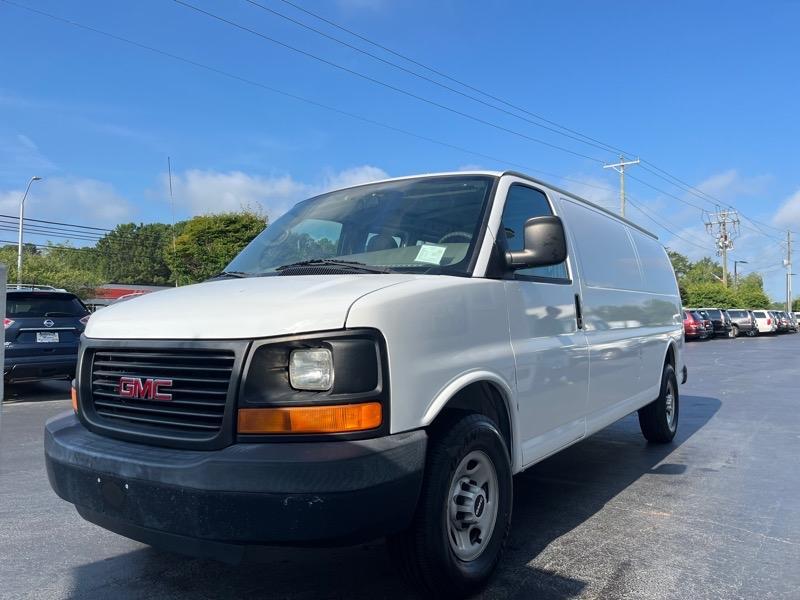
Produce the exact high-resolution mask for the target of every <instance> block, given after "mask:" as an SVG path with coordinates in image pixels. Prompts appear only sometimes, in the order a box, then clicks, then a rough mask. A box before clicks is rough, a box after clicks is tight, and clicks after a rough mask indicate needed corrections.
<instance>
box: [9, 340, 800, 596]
mask: <svg viewBox="0 0 800 600" xmlns="http://www.w3.org/2000/svg"><path fill="white" fill-rule="evenodd" d="M687 362H688V364H689V369H690V371H689V375H690V376H689V383H688V384H687V385H685V386H683V388H682V394H683V395H682V399H681V402H682V404H681V414H680V429H679V433H678V437H677V438H676V441H675V443H674V444H673V445H671V446H666V447H664V446H650V445H648V444H646V443H645V441H644V439H643V438H642V436H641V434H640V433H639V427H638V423H637V421H636V419H635V416H630V417H627V418H626V419H624V420H623V421H621V422H619V423H617V424H616V425H614V426H612V427H610V428H608V429H606V430H605V431H603V432H601V433H599V434H597V435H595V436H593V437H591V438H589V439H588V440H586V441H584V442H582V443H580V444H578V445H576V446H574V447H572V448H570V449H568V450H566V451H564V452H562V453H560V454H559V455H557V456H555V457H553V458H551V459H548V460H546V461H544V462H542V463H540V464H539V465H537V466H535V467H533V468H532V469H530V470H528V471H527V472H526V473H524V474H522V475H521V476H519V477H517V478H516V479H515V486H516V488H515V495H516V500H515V513H514V519H513V525H512V534H511V538H510V542H509V549H508V552H507V554H506V556H505V558H504V560H503V563H502V568H501V569H500V572H499V574H498V576H497V577H496V579H495V580H494V582H493V583H492V585H491V586H490V588H489V589H488V590H487V591H486V592H485V593H484V594H483V596H482V597H484V598H491V599H495V598H517V599H522V598H525V599H529V598H543V599H567V598H603V599H608V598H663V599H675V598H685V599H693V600H694V599H700V598H726V599H727V598H759V599H767V598H793V599H794V598H798V597H800V493H799V492H800V469H798V454H799V451H800V411H798V407H800V392H798V389H799V386H800V335H785V336H779V337H761V338H755V339H736V340H711V341H707V342H699V343H691V344H689V345H688V349H687ZM67 392H68V388H67V386H66V384H64V383H49V384H30V385H26V386H14V387H10V388H9V389H8V390H7V393H6V404H5V406H4V409H3V415H2V421H1V424H2V429H1V430H0V598H14V599H18V598H36V599H47V598H80V599H89V598H92V599H95V598H115V600H123V599H128V598H148V599H157V598H170V599H172V598H178V599H180V598H292V599H306V598H314V599H317V598H364V599H367V598H368V599H374V598H397V599H399V598H411V597H413V596H412V595H411V594H410V593H409V592H408V591H407V589H406V588H405V587H404V585H403V583H402V582H401V581H400V579H399V578H398V577H397V575H396V574H395V571H394V569H393V566H392V564H391V561H390V559H389V557H388V555H387V553H386V551H385V549H384V547H383V545H382V544H381V543H379V542H375V543H373V544H368V545H365V546H359V547H356V548H345V549H337V550H327V551H321V550H296V549H280V548H278V549H275V550H274V551H273V552H272V553H271V555H270V556H268V557H267V558H266V562H264V563H261V564H255V565H243V566H238V567H233V566H228V565H224V564H220V563H215V562H210V561H203V560H195V559H188V558H183V557H181V556H175V555H172V554H167V553H163V552H159V551H156V550H153V549H151V548H148V547H146V546H143V545H141V544H138V543H136V542H132V541H129V540H126V539H124V538H122V537H119V536H116V535H115V534H112V533H109V532H106V531H104V530H102V529H99V528H97V527H95V526H94V525H91V524H89V523H86V522H84V521H82V520H81V518H80V517H79V516H78V515H77V513H76V512H75V511H74V509H73V508H72V507H71V505H69V504H66V503H64V502H62V501H61V500H59V499H58V498H57V497H56V496H55V495H54V494H53V493H52V492H51V491H50V488H49V486H48V483H47V477H46V475H45V471H44V463H43V457H42V425H43V423H44V421H45V420H46V419H47V418H49V417H50V416H52V415H55V414H57V413H59V412H62V411H64V410H68V409H69V401H68V400H66V399H65V398H66V395H67ZM179 509H180V507H176V510H179Z"/></svg>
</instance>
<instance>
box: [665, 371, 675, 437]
mask: <svg viewBox="0 0 800 600" xmlns="http://www.w3.org/2000/svg"><path fill="white" fill-rule="evenodd" d="M664 410H665V412H666V414H667V427H669V429H670V431H672V430H673V429H675V391H674V390H673V388H672V382H671V381H670V382H667V393H666V394H665V396H664Z"/></svg>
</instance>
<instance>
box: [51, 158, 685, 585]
mask: <svg viewBox="0 0 800 600" xmlns="http://www.w3.org/2000/svg"><path fill="white" fill-rule="evenodd" d="M683 343H684V342H683V331H682V319H681V305H680V298H679V295H678V286H677V284H676V280H675V275H674V273H673V270H672V267H671V265H670V261H669V260H668V258H667V255H666V252H665V250H664V248H663V247H662V246H661V245H660V244H659V243H658V241H657V240H656V238H655V237H654V236H652V235H651V234H649V233H648V232H646V231H644V230H642V229H641V228H639V227H638V226H636V225H634V224H632V223H629V222H627V221H625V220H623V219H620V218H619V217H617V216H615V215H613V214H611V213H609V212H607V211H605V210H603V209H602V208H599V207H597V206H594V205H592V204H590V203H589V202H586V201H584V200H582V199H580V198H577V197H575V196H573V195H572V194H569V193H567V192H564V191H562V190H559V189H557V188H554V187H552V186H549V185H546V184H544V183H542V182H540V181H537V180H535V179H532V178H530V177H527V176H525V175H521V174H518V173H511V172H503V173H496V172H470V173H449V174H441V175H424V176H418V177H405V178H400V179H392V180H387V181H381V182H377V183H371V184H367V185H361V186H357V187H353V188H348V189H344V190H339V191H335V192H331V193H328V194H324V195H322V196H318V197H316V198H312V199H310V200H306V201H304V202H301V203H299V204H297V205H296V206H295V207H294V208H293V209H292V210H291V211H289V212H288V213H287V214H286V215H284V216H283V217H281V218H280V219H278V220H277V221H276V222H275V223H273V224H272V225H270V226H269V227H268V228H267V229H265V230H264V231H263V232H262V233H261V234H260V235H259V236H258V237H257V238H256V239H255V240H254V241H253V242H252V243H251V244H250V245H249V246H248V247H247V248H246V249H245V250H244V251H242V253H241V254H240V255H239V256H237V257H236V258H235V259H234V260H233V262H232V263H231V264H230V265H229V267H228V269H227V271H225V272H224V273H221V274H220V275H218V276H217V277H215V278H214V279H212V280H211V281H208V282H205V283H202V284H199V285H193V286H188V287H183V288H177V289H175V290H169V291H164V292H159V293H156V294H149V295H146V296H142V297H140V298H136V299H133V300H131V301H129V302H126V303H123V304H119V305H116V306H111V307H110V308H106V309H104V310H102V311H100V312H97V313H96V314H94V315H93V316H92V318H91V320H89V323H88V326H87V329H86V332H85V335H84V337H83V339H82V344H81V351H80V358H79V363H78V375H77V379H76V390H75V397H74V402H73V408H74V413H70V414H67V415H63V416H60V417H57V418H55V419H53V420H51V421H49V422H48V423H47V426H46V436H45V445H46V457H47V469H48V475H49V478H50V483H51V485H52V487H53V489H54V490H55V491H56V492H57V493H58V494H59V495H60V496H61V497H62V498H64V499H65V500H68V501H69V502H72V503H74V504H75V505H76V507H77V510H78V512H79V513H80V514H81V515H82V516H83V517H84V518H86V519H88V520H89V521H91V522H93V523H96V524H98V525H100V526H102V527H105V528H107V529H110V530H111V531H115V532H117V533H120V534H122V535H124V536H128V537H130V538H133V539H136V540H140V541H143V542H145V543H150V544H153V545H154V546H158V547H162V548H166V549H170V550H173V551H177V552H182V553H189V554H194V555H202V556H210V557H216V558H219V559H222V560H229V561H238V560H241V559H246V558H248V557H249V556H250V555H251V554H253V553H254V550H255V549H257V547H258V546H259V545H272V544H293V545H321V544H349V543H355V542H359V541H363V540H367V539H373V538H376V537H382V536H386V537H387V538H388V539H389V543H390V546H391V548H392V549H393V552H394V553H395V556H397V557H398V561H399V563H400V564H401V565H402V567H403V569H404V571H405V572H406V573H407V575H408V576H409V577H410V578H411V579H412V580H413V581H414V582H415V583H416V584H417V585H419V586H421V588H422V590H423V591H424V592H426V593H428V594H431V595H435V596H447V597H451V596H463V595H466V594H469V593H471V592H474V591H475V590H476V589H477V588H478V587H479V586H481V585H482V584H484V583H485V582H486V580H487V579H488V578H489V576H490V575H491V573H492V571H493V570H494V568H495V566H496V565H497V563H498V561H499V560H500V556H501V552H502V549H503V546H504V542H505V539H506V536H507V534H508V530H509V526H510V523H511V504H512V476H513V475H514V474H515V473H519V472H520V471H522V470H524V469H526V468H527V467H530V466H531V465H533V464H535V463H536V462H537V461H540V460H542V459H544V458H546V457H547V456H549V455H551V454H553V453H555V452H558V451H559V450H561V449H563V448H565V447H567V446H569V445H571V444H574V443H576V442H578V441H580V440H582V439H584V438H585V437H586V436H589V435H591V434H592V433H594V432H596V431H598V430H599V429H601V428H603V427H605V426H607V425H608V424H610V423H612V422H614V421H616V420H617V419H620V418H621V417H624V416H625V415H628V414H629V413H631V412H633V411H637V410H638V411H639V422H640V424H641V429H642V432H643V433H644V436H645V437H646V438H647V440H649V441H651V442H670V441H671V440H672V438H673V437H674V435H675V431H676V428H677V425H678V413H679V402H678V398H679V394H678V376H677V375H678V374H679V375H680V379H681V380H682V383H683V382H685V380H686V376H687V371H686V367H685V366H684V364H683V359H682V349H683Z"/></svg>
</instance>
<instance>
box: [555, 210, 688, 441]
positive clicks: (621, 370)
mask: <svg viewBox="0 0 800 600" xmlns="http://www.w3.org/2000/svg"><path fill="white" fill-rule="evenodd" d="M559 201H560V204H561V207H562V213H563V215H564V223H565V228H566V229H567V232H568V235H569V236H570V238H571V240H572V246H573V247H574V248H575V249H576V254H577V258H578V260H577V265H578V268H579V271H580V273H579V275H580V280H581V293H582V300H583V312H584V327H585V331H586V336H587V339H588V342H589V365H590V375H589V378H590V381H589V401H588V409H587V434H589V433H592V432H593V431H597V430H598V429H601V428H603V427H605V426H606V425H608V424H609V423H612V422H614V421H615V420H617V419H619V418H621V417H623V416H625V415H626V414H628V413H630V412H631V411H633V410H636V409H638V408H640V407H641V406H644V405H645V404H647V403H648V402H650V401H652V400H654V399H655V398H656V396H657V395H658V385H659V383H660V377H661V365H662V364H663V360H664V356H665V353H666V351H667V347H668V345H669V343H670V340H671V339H672V335H673V334H675V332H679V331H680V321H679V320H677V321H676V320H675V319H680V301H679V299H678V297H677V286H676V284H675V283H674V275H672V286H673V288H672V290H673V291H672V293H671V294H666V293H655V292H651V291H649V289H650V286H651V284H653V285H655V286H656V289H659V290H661V291H664V292H666V291H667V287H668V286H667V283H666V275H665V267H664V264H663V260H664V259H666V254H665V253H664V252H663V249H661V256H663V257H664V258H663V259H661V260H662V262H659V259H658V252H656V250H654V248H653V247H652V246H651V245H649V244H647V243H644V242H642V244H641V247H642V249H643V254H644V256H645V258H646V264H647V265H648V266H647V267H646V268H645V269H643V268H642V263H641V262H640V256H639V252H638V246H637V245H636V240H638V239H639V237H641V238H642V239H644V240H648V241H650V242H652V244H655V245H656V246H658V242H657V241H656V240H654V239H652V238H648V237H647V236H645V235H644V234H643V233H641V232H639V231H637V230H635V229H633V228H632V227H629V226H628V225H626V224H625V223H623V222H622V221H620V220H617V219H614V218H613V217H611V216H609V215H606V214H604V213H603V212H601V211H599V210H595V209H594V208H592V207H591V206H588V205H585V204H583V203H581V202H579V201H576V200H572V199H569V198H564V197H561V198H559ZM654 265H655V266H656V267H658V268H656V269H653V267H654ZM666 268H668V269H669V272H670V273H671V271H672V269H671V266H670V265H669V262H667V263H666ZM651 270H652V271H653V272H652V273H651V272H650V271H651ZM676 314H677V317H675V315H676Z"/></svg>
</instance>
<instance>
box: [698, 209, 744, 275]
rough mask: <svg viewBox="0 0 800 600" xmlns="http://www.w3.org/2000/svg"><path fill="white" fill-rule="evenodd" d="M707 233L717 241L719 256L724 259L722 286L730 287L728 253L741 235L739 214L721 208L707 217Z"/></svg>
mask: <svg viewBox="0 0 800 600" xmlns="http://www.w3.org/2000/svg"><path fill="white" fill-rule="evenodd" d="M706 231H708V233H710V234H711V235H713V236H714V237H715V238H716V240H717V255H718V256H721V257H722V284H723V285H724V286H725V287H728V251H729V250H733V239H734V238H735V237H736V236H738V235H739V214H738V213H737V212H736V211H735V210H733V209H727V208H723V209H721V208H719V207H717V211H716V212H715V213H714V214H713V215H711V214H709V215H707V216H706Z"/></svg>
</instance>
